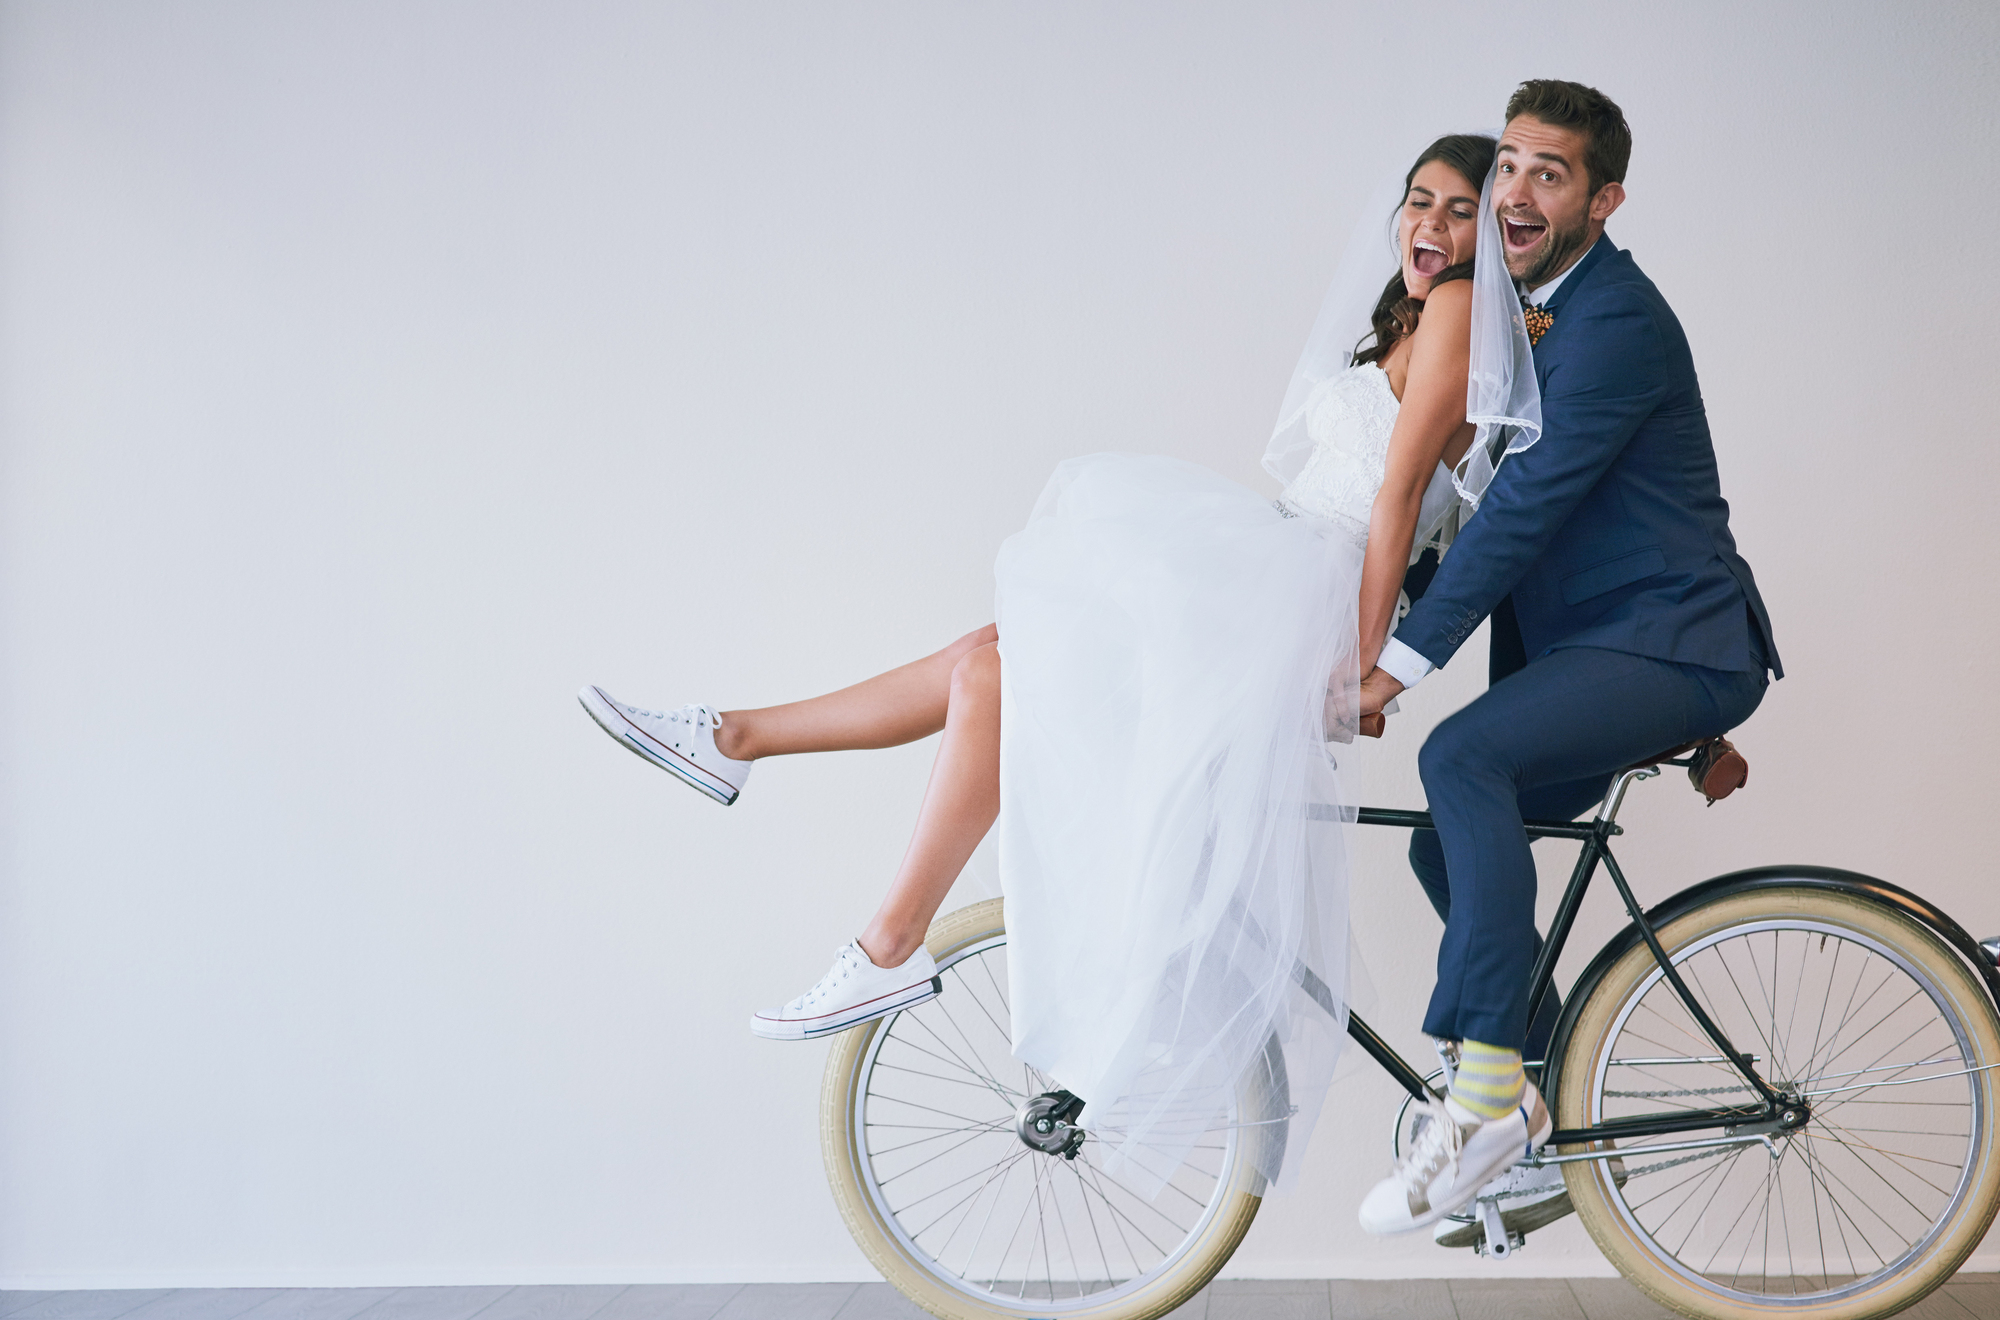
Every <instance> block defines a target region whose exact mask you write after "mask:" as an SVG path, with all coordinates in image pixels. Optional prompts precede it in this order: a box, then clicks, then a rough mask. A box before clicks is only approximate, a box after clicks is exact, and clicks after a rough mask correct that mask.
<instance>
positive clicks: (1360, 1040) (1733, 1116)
mask: <svg viewBox="0 0 2000 1320" xmlns="http://www.w3.org/2000/svg"><path fill="white" fill-rule="evenodd" d="M1356 821H1357V823H1359V824H1362V825H1389V826H1394V827H1396V828H1399V829H1408V830H1428V829H1434V828H1436V827H1435V826H1434V825H1433V824H1432V823H1431V814H1430V813H1429V812H1428V811H1387V810H1383V809H1381V808H1378V807H1362V808H1361V809H1360V810H1359V811H1358V812H1357V813H1356ZM1522 824H1523V825H1525V826H1526V827H1527V831H1528V837H1529V838H1530V839H1575V840H1577V841H1579V842H1580V843H1582V844H1583V850H1582V852H1581V853H1580V854H1579V855H1578V856H1577V859H1576V866H1575V868H1574V869H1573V870H1572V871H1571V872H1570V877H1569V886H1568V888H1566V889H1565V890H1564V891H1563V896H1562V903H1561V904H1560V905H1559V906H1558V907H1557V908H1556V916H1555V920H1554V921H1553V922H1552V923H1550V926H1549V935H1548V939H1547V941H1546V942H1545V943H1544V944H1543V945H1542V953H1541V956H1540V957H1539V958H1537V959H1536V960H1535V971H1534V975H1533V977H1532V979H1531V980H1530V982H1529V986H1530V988H1529V991H1528V1021H1530V1022H1533V1021H1534V1020H1535V1014H1536V1013H1537V1012H1539V1011H1540V1010H1541V1007H1542V1001H1543V1000H1544V999H1545V998H1547V997H1548V993H1549V987H1550V986H1551V985H1552V984H1554V982H1555V975H1556V959H1557V958H1559V957H1561V956H1562V951H1563V945H1564V944H1565V943H1567V942H1568V940H1569V934H1570V929H1571V928H1572V927H1573V926H1574V925H1575V924H1576V914H1577V910H1578V909H1579V908H1581V907H1582V906H1583V896H1584V894H1585V893H1586V892H1587V891H1588V890H1589V888H1590V881H1591V878H1592V877H1593V876H1595V875H1596V873H1597V866H1598V863H1599V862H1602V863H1603V864H1604V868H1605V870H1607V871H1608V872H1610V874H1611V882H1612V884H1614V885H1616V886H1617V888H1618V897H1619V898H1620V899H1622V900H1624V903H1625V910H1626V911H1627V912H1629V913H1631V914H1632V921H1633V923H1634V924H1635V925H1636V926H1637V928H1638V930H1639V934H1640V936H1641V937H1642V938H1644V940H1645V941H1646V947H1647V948H1648V949H1650V950H1651V951H1652V954H1653V959H1654V961H1655V962H1657V963H1658V964H1659V965H1660V970H1661V971H1662V972H1663V973H1664V974H1665V976H1666V980H1667V983H1668V984H1669V985H1671V986H1672V987H1673V990H1674V993H1675V994H1676V995H1678V996H1679V997H1680V1001H1681V1003H1682V1004H1684V1005H1685V1006H1686V1007H1687V1010H1688V1013H1689V1014H1690V1015H1691V1016H1692V1017H1693V1018H1694V1020H1695V1023H1696V1025H1698V1026H1699V1027H1700V1028H1701V1029H1702V1031H1703V1033H1704V1034H1706V1035H1707V1037H1708V1039H1709V1040H1710V1042H1711V1043H1713V1044H1714V1046H1715V1047H1716V1049H1718V1050H1719V1051H1721V1053H1722V1055H1723V1057H1724V1058H1726V1059H1728V1060H1729V1061H1730V1063H1732V1064H1733V1065H1735V1068H1736V1070H1737V1071H1738V1072H1740V1073H1742V1074H1743V1078H1744V1080H1745V1081H1747V1082H1748V1083H1749V1084H1750V1088H1751V1089H1752V1090H1753V1091H1755V1092H1756V1093H1757V1095H1758V1097H1759V1101H1758V1103H1756V1104H1752V1105H1737V1106H1733V1107H1731V1108H1727V1109H1679V1110H1675V1111H1673V1112H1672V1113H1664V1114H1641V1115H1637V1116H1634V1117H1631V1118H1619V1119H1612V1120H1611V1121H1609V1122H1605V1123H1599V1124H1596V1125H1594V1126H1592V1127H1583V1128H1559V1129H1557V1130H1556V1131H1555V1132H1554V1133H1553V1134H1552V1135H1551V1136H1550V1137H1549V1141H1550V1142H1551V1143H1552V1144H1554V1145H1560V1146H1567V1145H1581V1144H1585V1143H1588V1142H1593V1141H1612V1140H1621V1139H1629V1138H1633V1137H1655V1136H1666V1135H1669V1134H1671V1133H1676V1132H1697V1131H1701V1130H1702V1129H1705V1128H1718V1127H1734V1126H1736V1125H1739V1124H1744V1123H1757V1122H1762V1121H1766V1120H1769V1119H1771V1118H1773V1117H1774V1116H1775V1115H1776V1114H1777V1111H1778V1107H1779V1106H1780V1105H1781V1104H1785V1103H1787V1101H1786V1098H1785V1097H1782V1096H1780V1095H1779V1094H1778V1093H1777V1092H1776V1091H1773V1090H1772V1089H1771V1087H1770V1084H1769V1083H1767V1082H1766V1081H1765V1080H1764V1079H1763V1078H1762V1077H1760V1076H1758V1074H1757V1070H1756V1068H1755V1067H1753V1066H1752V1064H1751V1061H1750V1059H1749V1058H1748V1057H1747V1056H1746V1055H1744V1054H1742V1053H1741V1052H1739V1051H1738V1050H1737V1048H1736V1046H1735V1045H1733V1044H1731V1043H1730V1040H1729V1038H1728V1037H1727V1036H1725V1035H1724V1034H1723V1032H1722V1028H1721V1027H1719V1026H1717V1025H1716V1023H1715V1021H1714V1019H1712V1018H1710V1017H1709V1015H1708V1012H1707V1010H1706V1009H1704V1008H1703V1007H1702V1006H1701V1004H1700V1003H1699V1002H1698V1001H1697V1000H1696V999H1695V997H1694V995H1693V994H1692V993H1690V992H1689V990H1688V988H1687V986H1686V984H1685V983H1684V982H1682V980H1681V976H1680V972H1679V970H1678V969H1676V968H1675V967H1674V965H1673V962H1672V960H1671V959H1669V958H1668V957H1667V953H1666V950H1665V949H1663V948H1661V947H1660V939H1659V936H1658V935H1657V934H1656V933H1655V932H1654V930H1653V926H1652V923H1651V922H1649V921H1647V920H1646V912H1645V909H1644V908H1642V907H1641V906H1640V905H1639V900H1638V899H1637V898H1635V897H1634V896H1633V894H1632V887H1631V886H1630V885H1628V884H1627V883H1626V882H1625V873H1624V872H1623V871H1621V870H1620V869H1619V867H1618V861H1617V859H1616V858H1614V857H1613V856H1612V855H1611V836H1612V835H1614V834H1622V833H1624V831H1623V830H1621V829H1619V828H1618V826H1617V824H1616V823H1614V822H1613V821H1610V820H1605V819H1602V818H1600V819H1597V820H1592V821H1586V822H1582V823H1578V822H1576V821H1567V820H1530V821H1523V822H1522ZM1347 1034H1348V1035H1350V1036H1352V1037H1353V1038H1354V1040H1355V1042H1356V1043H1357V1044H1359V1045H1360V1046H1361V1048H1362V1049H1364V1050H1366V1051H1367V1052H1368V1054H1369V1056H1370V1057H1372V1058H1373V1059H1374V1060H1375V1061H1376V1062H1377V1063H1379V1064H1381V1065H1382V1067H1383V1069H1384V1070H1385V1071H1387V1072H1388V1074H1389V1075H1390V1076H1391V1077H1393V1078H1395V1079H1396V1082H1397V1084H1398V1085H1400V1086H1401V1087H1402V1088H1403V1089H1404V1090H1405V1091H1408V1092H1409V1093H1410V1094H1411V1095H1412V1096H1415V1097H1416V1098H1417V1099H1419V1100H1429V1099H1431V1098H1432V1097H1433V1096H1434V1095H1436V1094H1437V1093H1436V1092H1434V1091H1432V1090H1431V1088H1430V1086H1429V1084H1428V1083H1426V1082H1425V1081H1424V1077H1423V1074H1421V1073H1419V1072H1418V1071H1417V1070H1416V1069H1415V1068H1413V1067H1411V1066H1410V1063H1409V1061H1408V1060H1407V1059H1405V1058H1404V1057H1403V1056H1402V1055H1400V1054H1398V1053H1396V1051H1395V1050H1394V1049H1393V1048H1391V1047H1390V1045H1389V1043H1388V1042H1387V1041H1385V1040H1383V1039H1382V1037H1381V1036H1379V1035H1378V1034H1376V1032H1375V1030H1374V1028H1372V1027H1370V1026H1369V1025H1368V1024H1367V1023H1366V1022H1363V1021H1362V1020H1361V1018H1360V1016H1359V1015H1357V1014H1355V1013H1352V1012H1350V1013H1349V1014H1348V1015H1347ZM1559 1043H1561V1042H1552V1044H1559ZM1791 1103H1793V1104H1794V1105H1796V1101H1792V1102H1791Z"/></svg>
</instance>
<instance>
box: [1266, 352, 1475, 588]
mask: <svg viewBox="0 0 2000 1320" xmlns="http://www.w3.org/2000/svg"><path fill="white" fill-rule="evenodd" d="M1400 409H1401V405H1400V404H1399V403H1398V402H1397V401H1396V394H1395V391H1394V390H1392V389H1390V388H1389V377H1388V375H1387V374H1386V373H1384V372H1383V370H1382V368H1380V367H1379V366H1377V365H1375V364H1374V363H1372V362H1370V363H1368V364H1366V365H1364V366H1359V367H1350V368H1348V369H1347V370H1346V371H1343V372H1341V373H1340V374H1339V375H1337V376H1329V377H1327V378H1326V379H1325V380H1323V381H1321V382H1320V383H1319V384H1318V385H1316V386H1314V387H1313V392H1312V393H1311V394H1310V395H1309V396H1307V398H1306V407H1305V420H1306V434H1308V435H1310V436H1311V437H1312V440H1313V448H1312V454H1311V455H1310V456H1309V457H1308V458H1307V459H1306V465H1305V466H1304V467H1303V468H1301V469H1299V474H1298V475H1297V476H1296V477H1293V478H1292V480H1291V482H1290V484H1288V485H1287V486H1286V487H1285V489H1284V491H1283V493H1282V494H1280V495H1279V499H1281V500H1283V501H1284V502H1285V503H1286V504H1288V505H1290V506H1291V507H1292V508H1293V509H1296V510H1297V511H1298V512H1300V513H1304V514H1307V515H1309V516H1312V517H1315V518H1322V519H1325V520H1326V521H1327V522H1329V523H1331V524H1333V525H1334V527H1336V528H1337V529H1338V530H1339V531H1340V532H1342V533H1343V534H1344V535H1346V536H1347V537H1348V538H1349V539H1350V540H1352V541H1353V542H1354V544H1355V545H1357V546H1359V547H1361V548H1362V549H1364V550H1365V549H1366V548H1367V546H1368V519H1369V516H1370V515H1371V514H1372V513H1373V512H1374V509H1375V494H1376V492H1377V491H1379V490H1381V489H1382V480H1383V478H1384V476H1385V475H1386V472H1387V468H1388V461H1389V436H1390V434H1391V433H1392V432H1394V431H1395V429H1396V414H1397V412H1398V411H1400ZM1457 508H1458V492H1457V491H1456V490H1455V489H1454V488H1453V486H1452V480H1451V469H1450V468H1447V467H1446V466H1445V465H1444V464H1442V463H1440V464H1438V468H1437V471H1436V472H1434V473H1432V474H1431V481H1430V485H1428V486H1426V487H1425V488H1424V500H1423V505H1422V508H1421V510H1420V511H1419V513H1418V514H1417V530H1416V535H1415V536H1414V537H1413V538H1411V541H1410V561H1411V562H1412V563H1415V562H1416V557H1417V556H1418V555H1419V554H1421V553H1422V551H1423V548H1424V546H1426V545H1427V544H1429V543H1430V542H1431V541H1432V540H1433V539H1434V538H1436V537H1437V536H1438V534H1439V532H1440V531H1443V532H1446V533H1447V535H1448V534H1449V532H1450V531H1451V530H1453V529H1452V528H1451V527H1449V526H1448V524H1449V523H1450V522H1451V521H1452V514H1453V513H1454V512H1455V511H1456V510H1457Z"/></svg>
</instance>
